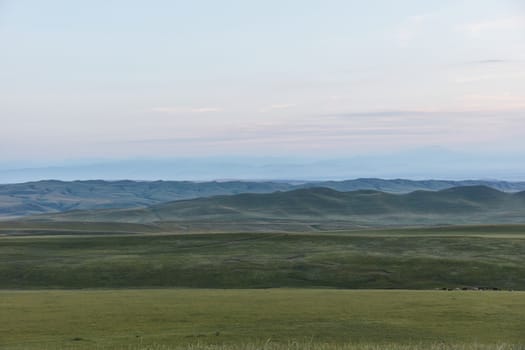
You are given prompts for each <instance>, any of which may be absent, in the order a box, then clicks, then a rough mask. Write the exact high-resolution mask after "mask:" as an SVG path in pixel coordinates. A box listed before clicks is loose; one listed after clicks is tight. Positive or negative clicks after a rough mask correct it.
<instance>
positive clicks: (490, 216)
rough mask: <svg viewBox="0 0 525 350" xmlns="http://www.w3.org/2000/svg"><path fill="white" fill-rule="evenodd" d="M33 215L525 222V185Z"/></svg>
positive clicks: (182, 224) (264, 221)
mask: <svg viewBox="0 0 525 350" xmlns="http://www.w3.org/2000/svg"><path fill="white" fill-rule="evenodd" d="M26 220H29V221H34V220H37V221H60V222H64V221H66V222H114V223H118V222H120V223H138V224H160V225H166V224H169V225H171V228H175V229H180V230H204V231H209V230H217V231H221V230H225V231H231V230H240V231H242V230H250V231H253V230H258V229H260V230H295V229H300V230H305V228H307V229H309V230H310V229H338V228H357V227H360V228H362V227H383V226H426V225H445V224H479V223H524V222H525V191H523V192H517V193H505V192H501V191H498V190H495V189H493V188H489V187H486V186H479V185H478V186H464V187H453V188H449V189H445V190H440V191H421V190H419V191H414V192H410V193H406V194H393V193H385V192H381V191H375V190H359V191H352V192H339V191H335V190H332V189H329V188H320V187H314V188H304V189H297V190H292V191H287V192H274V193H267V194H261V193H259V194H255V193H245V194H237V195H222V196H213V197H208V198H197V199H190V200H180V201H173V202H167V203H162V204H156V205H152V206H147V207H142V208H131V209H98V210H76V211H69V212H64V213H56V214H46V215H39V216H32V217H28V218H26Z"/></svg>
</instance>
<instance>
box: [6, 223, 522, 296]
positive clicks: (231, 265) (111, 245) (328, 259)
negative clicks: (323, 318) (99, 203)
mask: <svg viewBox="0 0 525 350" xmlns="http://www.w3.org/2000/svg"><path fill="white" fill-rule="evenodd" d="M75 232H76V231H73V233H75ZM48 233H49V232H48ZM66 233H67V231H64V228H63V227H62V228H61V231H60V234H61V235H60V236H36V237H32V236H31V237H16V236H15V237H3V238H2V237H0V289H6V288H40V289H41V288H129V287H133V288H135V287H147V288H151V287H194V288H270V287H294V288H295V287H301V288H303V287H323V288H350V289H353V288H360V289H363V288H365V289H377V288H379V289H384V288H396V289H434V288H443V287H446V288H456V287H458V288H461V287H489V288H493V287H495V288H500V289H514V290H525V265H524V264H523V261H524V257H525V229H524V226H473V227H445V228H434V229H410V230H409V229H406V230H379V231H348V232H337V233H330V232H322V233H306V234H298V233H266V234H265V233H252V234H189V235H188V234H187V235H174V234H154V235H153V234H151V233H150V234H146V235H125V234H120V235H107V234H106V235H98V236H83V235H80V236H79V235H73V236H68V235H65V234H66Z"/></svg>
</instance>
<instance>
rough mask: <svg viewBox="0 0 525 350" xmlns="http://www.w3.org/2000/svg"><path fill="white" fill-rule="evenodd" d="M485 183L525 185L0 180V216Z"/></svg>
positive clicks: (519, 185) (519, 186)
mask: <svg viewBox="0 0 525 350" xmlns="http://www.w3.org/2000/svg"><path fill="white" fill-rule="evenodd" d="M476 185H483V186H487V187H491V188H494V189H497V190H501V191H506V192H518V191H523V190H525V182H506V181H481V180H466V181H446V180H421V181H416V180H404V179H395V180H384V179H355V180H345V181H317V182H305V183H301V182H256V181H211V182H190V181H153V182H146V181H129V180H124V181H103V180H91V181H71V182H66V181H56V180H45V181H37V182H28V183H21V184H9V185H0V217H3V218H14V217H20V216H26V215H34V214H45V213H56V212H64V211H69V210H88V209H103V208H133V207H143V206H151V205H155V204H159V203H163V202H168V201H175V200H183V199H193V198H200V197H210V196H216V195H232V194H240V193H272V192H275V191H291V190H296V189H301V188H312V187H325V188H330V189H334V190H337V191H341V192H347V191H356V190H377V191H382V192H388V193H408V192H413V191H417V190H432V191H437V190H443V189H446V188H452V187H457V186H476Z"/></svg>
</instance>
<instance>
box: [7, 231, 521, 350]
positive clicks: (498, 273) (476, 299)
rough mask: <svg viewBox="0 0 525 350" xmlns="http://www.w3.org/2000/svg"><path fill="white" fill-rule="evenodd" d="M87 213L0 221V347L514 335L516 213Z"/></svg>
mask: <svg viewBox="0 0 525 350" xmlns="http://www.w3.org/2000/svg"><path fill="white" fill-rule="evenodd" d="M108 227H110V226H108ZM95 228H96V230H95V229H94V230H93V232H96V233H98V234H87V233H89V226H83V227H81V226H73V227H72V228H71V230H70V231H68V229H67V227H65V226H64V225H60V227H59V229H57V230H54V229H53V227H51V226H47V227H44V228H42V227H34V226H32V227H29V228H28V227H25V228H24V227H16V228H13V227H12V228H9V227H3V229H2V230H3V231H2V232H3V235H2V236H1V237H0V289H1V291H0V334H1V336H0V349H13V350H20V349H28V350H31V349H44V350H45V349H49V350H51V349H59V350H62V349H108V350H110V349H129V350H145V349H150V350H169V349H194V350H197V349H206V350H229V349H234V350H236V349H239V350H240V349H253V350H255V349H265V350H284V349H286V350H289V349H291V350H299V349H312V350H313V349H326V350H335V349H341V350H344V349H348V350H360V349H367V350H376V349H377V350H379V349H391V350H415V349H435V350H448V349H451V350H452V349H457V350H460V349H461V350H473V349H483V350H485V349H487V350H488V349H500V350H514V349H523V345H524V344H525V292H523V290H525V266H524V265H523V257H524V256H525V233H524V232H525V230H524V227H523V226H519V225H508V226H462V227H438V228H424V229H391V230H362V231H340V232H316V233H229V234H226V233H221V234H210V233H205V234H197V233H195V234H174V233H170V232H161V231H158V229H157V230H153V229H152V228H151V227H149V228H147V229H145V230H144V231H142V232H141V228H140V226H137V227H135V226H129V227H124V226H122V227H120V229H121V230H118V231H116V232H118V234H111V233H112V232H115V231H114V230H108V229H107V227H106V228H104V227H103V226H97V227H95ZM126 230H129V232H131V233H132V234H131V233H126ZM443 288H445V289H452V290H442V289H443ZM350 289H353V290H350ZM357 289H359V290H357ZM378 289H382V290H378ZM408 289H412V290H408ZM415 289H418V290H415ZM436 289H439V290H436ZM455 289H458V290H455ZM461 289H466V290H461ZM477 289H484V290H477ZM489 289H490V290H489ZM494 289H496V290H494Z"/></svg>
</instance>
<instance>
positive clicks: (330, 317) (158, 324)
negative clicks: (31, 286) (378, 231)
mask: <svg viewBox="0 0 525 350" xmlns="http://www.w3.org/2000/svg"><path fill="white" fill-rule="evenodd" d="M0 308H1V311H2V312H0V334H2V336H1V337H0V348H2V349H159V350H160V349H168V348H169V347H168V346H174V347H176V346H179V347H180V346H184V345H185V344H193V348H194V349H198V348H206V346H205V345H206V344H218V345H220V346H216V347H210V349H213V348H217V349H230V348H233V349H247V348H251V349H256V348H257V349H265V348H266V349H302V348H303V346H304V348H310V349H315V348H322V347H323V346H324V348H326V349H336V348H337V347H335V346H334V344H354V346H355V348H356V349H357V348H366V347H364V345H363V344H367V346H369V347H368V348H367V349H374V347H372V346H373V345H374V344H376V345H383V348H385V349H403V347H400V344H419V346H417V347H412V348H411V349H415V348H417V349H427V348H429V347H430V345H429V344H434V345H433V348H434V349H448V348H449V347H448V346H444V345H443V344H445V345H446V344H487V345H486V346H485V347H479V349H482V348H483V349H507V348H506V347H501V348H499V347H497V346H496V345H494V344H503V343H507V344H518V345H519V344H522V345H523V344H525V294H524V293H523V292H473V291H469V292H446V291H369V290H366V291H347V290H327V289H323V290H319V289H306V290H305V289H303V290H298V289H270V290H264V289H259V290H202V289H164V290H96V291H95V290H89V291H78V290H77V291H49V290H48V291H2V292H0ZM290 342H292V344H291V345H290ZM293 342H298V343H297V344H303V345H301V346H298V345H297V344H296V345H295V346H294V345H293ZM265 343H266V345H265ZM195 344H200V346H197V345H195ZM243 344H244V345H243ZM248 344H259V346H254V345H250V346H248ZM268 344H270V345H268ZM271 344H285V346H272V345H271ZM286 344H288V345H286ZM315 344H325V345H319V347H317V346H316V345H315ZM328 344H332V345H331V346H328ZM356 344H357V345H356ZM359 344H361V346H358V345H359ZM436 344H438V345H439V344H441V346H440V347H438V346H437V345H436ZM490 344H493V345H492V346H490ZM190 348H191V347H190ZM342 348H348V349H351V348H354V347H353V346H352V347H351V346H350V345H347V346H346V347H342ZM451 348H455V347H451ZM457 348H458V349H461V347H457ZM476 348H478V347H475V346H472V345H471V346H468V347H465V349H476ZM518 348H522V347H515V349H518ZM509 349H510V348H509Z"/></svg>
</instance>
